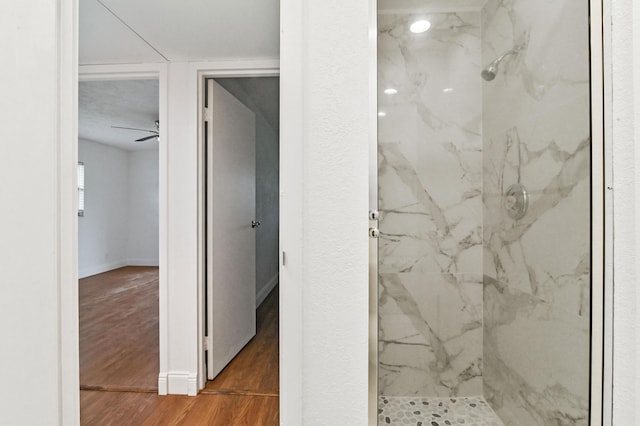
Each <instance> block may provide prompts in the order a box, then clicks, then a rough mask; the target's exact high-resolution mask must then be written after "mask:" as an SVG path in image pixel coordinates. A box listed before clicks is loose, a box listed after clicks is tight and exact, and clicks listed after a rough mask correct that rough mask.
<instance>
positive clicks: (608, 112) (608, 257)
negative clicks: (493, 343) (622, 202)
mask: <svg viewBox="0 0 640 426" xmlns="http://www.w3.org/2000/svg"><path fill="white" fill-rule="evenodd" d="M602 9H603V10H602V12H603V13H602V15H603V21H602V23H601V25H602V35H603V47H602V52H603V53H602V55H603V79H604V102H603V104H604V108H603V110H604V111H603V120H604V185H605V188H612V187H613V141H612V136H613V126H612V108H613V100H612V96H613V93H612V64H611V58H612V46H611V36H612V34H611V31H610V29H611V28H612V23H611V0H604V1H602ZM604 205H605V210H604V214H605V216H604V236H605V241H604V248H605V250H604V324H603V328H604V333H603V334H604V342H603V343H604V351H603V358H604V360H603V362H604V366H603V395H602V418H603V421H602V424H603V425H607V426H610V425H611V424H612V423H611V422H612V419H613V335H614V328H613V318H614V316H613V315H614V312H613V300H614V299H613V294H614V292H613V289H614V283H613V263H614V262H613V246H614V240H613V238H614V235H613V230H614V227H613V216H614V215H613V208H614V205H613V191H611V190H606V191H605V194H604Z"/></svg>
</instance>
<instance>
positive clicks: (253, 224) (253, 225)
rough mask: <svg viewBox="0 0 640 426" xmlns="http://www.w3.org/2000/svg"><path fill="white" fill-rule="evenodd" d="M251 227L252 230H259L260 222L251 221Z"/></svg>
mask: <svg viewBox="0 0 640 426" xmlns="http://www.w3.org/2000/svg"><path fill="white" fill-rule="evenodd" d="M251 227H252V228H259V227H260V222H259V221H257V220H252V221H251Z"/></svg>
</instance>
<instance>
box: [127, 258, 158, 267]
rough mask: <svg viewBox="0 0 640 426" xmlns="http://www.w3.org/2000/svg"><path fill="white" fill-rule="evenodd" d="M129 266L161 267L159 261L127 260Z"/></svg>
mask: <svg viewBox="0 0 640 426" xmlns="http://www.w3.org/2000/svg"><path fill="white" fill-rule="evenodd" d="M127 266H160V260H159V259H127Z"/></svg>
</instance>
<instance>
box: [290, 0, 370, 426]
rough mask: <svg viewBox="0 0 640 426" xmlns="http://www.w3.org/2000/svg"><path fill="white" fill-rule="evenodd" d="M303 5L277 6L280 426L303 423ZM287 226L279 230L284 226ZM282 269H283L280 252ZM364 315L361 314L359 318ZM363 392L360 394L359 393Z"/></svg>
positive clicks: (298, 3) (296, 0)
mask: <svg viewBox="0 0 640 426" xmlns="http://www.w3.org/2000/svg"><path fill="white" fill-rule="evenodd" d="M305 9H306V8H305V6H304V2H301V1H298V0H281V1H280V224H281V226H280V261H279V262H278V263H279V264H280V266H279V268H280V275H279V279H280V295H279V301H280V302H279V303H280V425H284V426H297V425H301V424H303V405H302V404H303V402H302V399H303V394H304V392H303V390H304V388H303V383H302V380H303V369H302V358H303V337H302V327H303V321H302V318H303V315H302V306H303V290H302V288H303V284H304V282H305V280H304V273H303V268H302V265H303V244H302V242H303V237H304V223H303V211H304V207H303V200H304V198H303V197H304V191H303V189H304V188H303V182H304V171H303V164H304V156H303V154H304V146H303V144H302V141H304V140H305V131H304V109H305V106H306V105H305V102H304V94H303V92H304V89H305V81H304V80H305V79H304V71H305V70H304V65H303V64H304V56H305V50H304V49H305V41H306V31H305V22H306V20H307V17H306V10H305ZM285 224H286V226H282V225H285ZM285 252H286V254H287V256H286V257H287V264H286V265H282V261H281V260H282V257H283V253H285ZM363 314H364V313H363ZM363 391H364V389H363Z"/></svg>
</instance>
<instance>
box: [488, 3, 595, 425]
mask: <svg viewBox="0 0 640 426" xmlns="http://www.w3.org/2000/svg"><path fill="white" fill-rule="evenodd" d="M587 6H588V5H586V4H584V3H583V2H569V1H560V2H550V1H543V2H542V3H540V2H531V1H525V0H488V1H487V3H486V5H485V7H484V9H483V11H482V62H483V64H486V63H489V62H491V61H492V60H493V59H494V58H495V57H496V56H498V55H499V54H501V53H502V52H504V51H506V50H509V49H512V48H513V47H514V46H520V48H521V49H520V51H519V52H518V54H516V55H513V56H512V57H509V58H507V59H505V61H504V62H503V63H502V64H501V67H500V72H499V73H498V75H497V76H496V78H495V79H494V80H493V81H491V82H484V83H483V94H482V110H483V120H482V122H483V153H484V157H483V189H482V193H483V195H482V198H483V216H484V220H483V225H484V226H483V243H482V246H483V253H484V256H483V274H484V279H483V282H484V291H483V330H484V331H483V384H484V396H485V397H486V398H487V401H488V402H489V403H490V404H491V406H492V407H493V408H494V410H495V411H496V412H497V413H498V415H499V416H500V417H501V419H502V420H503V421H504V422H505V424H506V425H518V426H521V425H522V426H529V425H531V426H534V425H549V424H553V425H586V424H588V412H589V410H588V409H589V402H588V396H589V351H590V349H589V318H590V281H591V277H590V261H591V254H590V216H589V209H590V195H589V193H590V182H589V170H590V163H589V162H590V149H591V139H590V123H589V116H590V112H589V52H588V49H589V46H588V40H589V38H588V16H587V14H588V10H587ZM513 183H520V184H522V185H524V186H525V187H526V188H527V189H528V191H529V193H530V206H529V211H528V212H527V213H526V215H525V216H524V217H523V218H522V219H520V220H512V219H511V218H509V216H508V215H507V214H506V211H505V208H504V202H505V200H504V197H503V194H504V192H505V190H506V189H507V188H508V187H509V186H510V185H512V184H513Z"/></svg>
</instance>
